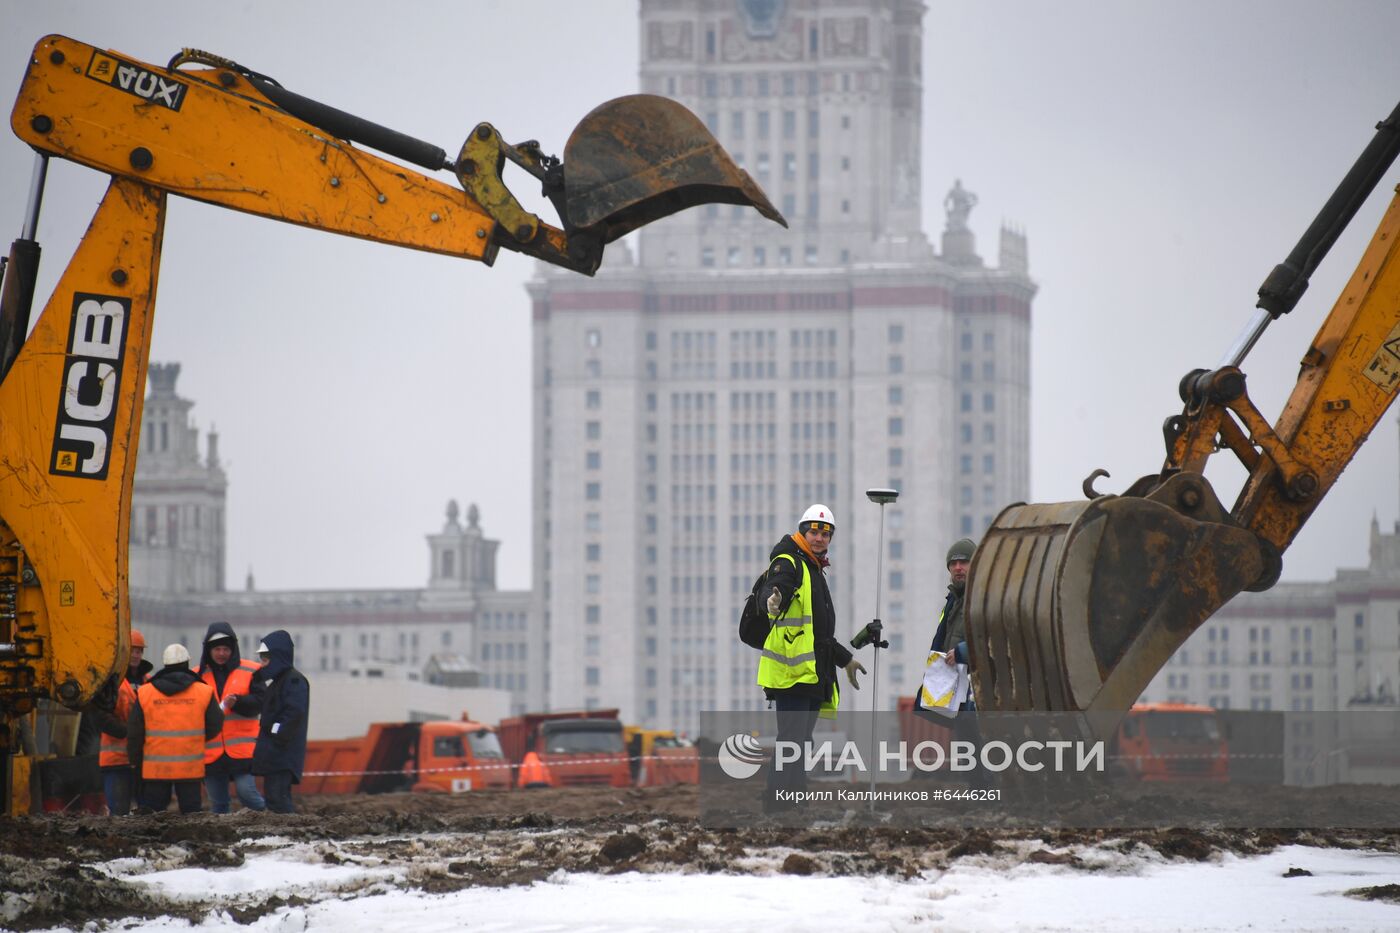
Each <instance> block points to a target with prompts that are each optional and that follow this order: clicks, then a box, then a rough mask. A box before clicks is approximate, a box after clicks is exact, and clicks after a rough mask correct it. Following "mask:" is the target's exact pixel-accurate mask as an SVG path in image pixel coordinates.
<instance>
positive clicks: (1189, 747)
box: [1112, 703, 1230, 781]
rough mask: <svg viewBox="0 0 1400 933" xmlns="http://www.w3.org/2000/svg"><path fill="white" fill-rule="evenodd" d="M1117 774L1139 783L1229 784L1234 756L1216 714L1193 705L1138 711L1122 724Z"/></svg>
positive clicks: (1138, 708)
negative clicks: (1214, 782) (1206, 782)
mask: <svg viewBox="0 0 1400 933" xmlns="http://www.w3.org/2000/svg"><path fill="white" fill-rule="evenodd" d="M1112 756H1113V767H1114V771H1115V772H1116V773H1117V774H1119V775H1121V776H1124V777H1127V778H1130V779H1134V780H1139V781H1227V780H1229V775H1230V753H1229V747H1228V745H1227V743H1226V741H1225V735H1224V731H1223V730H1222V729H1221V726H1220V720H1219V717H1218V716H1217V715H1216V711H1215V710H1214V709H1212V708H1211V707H1209V706H1196V705H1192V704H1187V703H1145V704H1139V705H1137V706H1134V707H1133V708H1132V709H1130V710H1129V711H1128V714H1127V715H1126V716H1124V717H1123V720H1122V722H1120V723H1119V724H1118V731H1117V733H1116V734H1115V735H1114V741H1113V752H1112Z"/></svg>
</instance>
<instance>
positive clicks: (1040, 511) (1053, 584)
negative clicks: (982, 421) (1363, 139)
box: [967, 107, 1400, 722]
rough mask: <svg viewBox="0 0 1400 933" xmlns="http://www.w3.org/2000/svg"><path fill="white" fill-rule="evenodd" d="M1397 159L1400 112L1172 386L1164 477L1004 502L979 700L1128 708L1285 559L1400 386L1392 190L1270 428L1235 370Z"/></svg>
mask: <svg viewBox="0 0 1400 933" xmlns="http://www.w3.org/2000/svg"><path fill="white" fill-rule="evenodd" d="M1397 152H1400V107H1397V108H1396V109H1395V111H1394V112H1393V113H1391V115H1390V116H1389V117H1388V118H1387V119H1385V120H1383V121H1382V122H1381V123H1379V124H1378V125H1377V128H1376V134H1375V137H1374V138H1373V140H1372V141H1371V143H1370V145H1369V146H1368V147H1367V148H1366V150H1365V152H1363V154H1362V155H1361V157H1360V158H1359V159H1358V160H1357V162H1356V164H1355V165H1354V166H1353V168H1352V170H1351V171H1350V172H1349V173H1348V175H1347V177H1346V178H1345V179H1344V180H1343V182H1342V183H1341V185H1339V186H1338V188H1337V190H1336V192H1335V193H1334V194H1333V196H1332V197H1331V199H1329V201H1328V202H1327V204H1326V206H1325V207H1324V208H1323V209H1322V211H1321V212H1320V213H1319V215H1318V217H1317V219H1316V220H1315V221H1314V222H1313V224H1312V225H1311V226H1310V227H1309V228H1308V231H1307V232H1306V233H1305V234H1304V236H1303V237H1302V239H1301V240H1300V241H1299V243H1298V245H1297V247H1295V249H1294V250H1293V252H1292V253H1291V254H1290V255H1289V257H1288V259H1287V260H1286V261H1285V262H1283V263H1281V264H1279V266H1278V267H1276V268H1275V269H1274V271H1273V272H1271V273H1270V275H1269V276H1268V278H1267V279H1266V280H1265V282H1264V285H1263V286H1262V287H1261V288H1260V290H1259V303H1258V307H1259V309H1260V310H1259V311H1258V312H1256V314H1255V316H1254V318H1253V319H1252V320H1251V321H1250V323H1249V325H1248V327H1247V328H1246V329H1245V331H1244V333H1243V334H1242V335H1241V337H1240V338H1239V340H1238V341H1236V343H1235V344H1234V345H1233V346H1232V347H1231V348H1230V349H1229V351H1228V352H1227V353H1226V356H1225V359H1224V361H1223V362H1222V364H1221V365H1220V366H1218V367H1217V368H1216V369H1213V370H1204V369H1201V370H1194V371H1192V372H1191V373H1188V374H1187V375H1186V376H1185V377H1184V378H1183V379H1182V380H1181V385H1180V394H1181V398H1182V401H1183V402H1184V403H1185V407H1184V409H1183V410H1182V412H1181V414H1179V415H1173V416H1171V417H1170V418H1168V419H1167V421H1166V423H1165V424H1164V426H1163V432H1164V436H1165V439H1166V447H1167V457H1166V461H1165V463H1164V464H1163V466H1162V469H1161V471H1160V472H1158V473H1154V474H1152V475H1149V476H1145V477H1143V478H1142V479H1140V480H1138V481H1137V482H1136V483H1134V484H1133V485H1132V486H1131V487H1130V488H1129V489H1128V490H1127V491H1125V492H1124V493H1123V494H1122V495H1117V496H1112V495H1101V494H1099V493H1097V492H1095V491H1094V489H1093V486H1092V484H1093V481H1094V480H1095V479H1096V478H1097V477H1098V476H1099V475H1103V471H1101V470H1096V471H1095V472H1094V474H1093V475H1091V476H1090V477H1089V478H1088V479H1087V480H1085V482H1084V492H1085V496H1086V498H1087V500H1088V501H1084V502H1064V503H1057V504H1053V505H1024V504H1017V505H1013V506H1010V507H1009V508H1007V509H1005V510H1003V511H1002V512H1001V514H1000V515H998V516H997V518H996V521H994V522H993V523H992V527H991V529H990V530H989V531H988V532H987V534H986V536H985V537H984V539H983V542H982V545H981V547H979V548H978V550H977V553H976V555H975V557H974V558H973V561H972V566H971V568H970V571H969V577H968V584H967V586H968V597H967V625H968V633H969V634H968V644H969V649H970V652H971V656H972V672H973V678H972V679H973V686H974V691H975V693H976V698H977V707H978V709H979V710H988V711H990V710H996V711H1012V710H1046V711H1059V710H1083V711H1090V712H1115V711H1124V710H1127V709H1128V708H1129V707H1130V706H1131V705H1132V704H1133V702H1134V701H1135V700H1136V699H1137V698H1138V696H1139V695H1140V694H1141V693H1142V691H1143V689H1144V688H1146V686H1147V685H1148V682H1149V681H1151V679H1152V677H1153V676H1154V675H1155V674H1156V673H1157V671H1159V670H1160V669H1161V668H1162V666H1163V665H1164V664H1165V663H1166V662H1167V660H1168V659H1169V658H1170V657H1171V656H1172V654H1173V653H1174V652H1175V651H1176V650H1177V648H1179V647H1180V646H1181V645H1182V643H1183V642H1185V641H1186V639H1187V637H1188V636H1190V634H1191V633H1192V632H1194V631H1195V630H1196V629H1197V628H1198V627H1199V626H1200V625H1201V624H1202V623H1203V622H1204V621H1205V620H1206V619H1207V618H1209V617H1210V615H1211V614H1212V613H1214V612H1215V611H1216V610H1217V609H1219V608H1220V607H1221V606H1223V605H1224V604H1225V603H1226V602H1228V601H1229V600H1230V599H1231V598H1232V597H1233V596H1235V595H1236V594H1237V593H1239V592H1240V591H1241V590H1265V589H1268V588H1269V587H1271V586H1273V584H1274V583H1275V582H1276V581H1277V580H1278V577H1279V574H1280V572H1281V570H1282V554H1283V552H1284V551H1285V550H1286V549H1287V547H1288V546H1289V544H1291V543H1292V541H1293V539H1294V537H1295V536H1296V535H1297V534H1298V531H1299V529H1300V528H1302V526H1303V523H1304V522H1306V521H1307V519H1308V517H1309V516H1310V515H1312V513H1313V511H1314V510H1315V509H1316V508H1317V506H1318V504H1319V503H1320V502H1321V500H1322V497H1323V496H1325V495H1326V494H1327V492H1328V491H1329V490H1330V489H1331V488H1332V486H1333V485H1334V484H1335V483H1336V481H1337V478H1338V477H1339V476H1340V475H1341V473H1342V470H1343V469H1344V468H1345V467H1346V465H1347V464H1348V463H1349V462H1350V461H1351V459H1352V457H1353V456H1354V455H1355V454H1356V451H1357V450H1358V448H1360V446H1361V444H1362V443H1363V442H1364V441H1365V440H1366V438H1367V437H1368V436H1369V434H1370V432H1371V430H1372V429H1373V428H1374V427H1375V425H1376V423H1377V422H1378V421H1379V420H1380V418H1381V416H1382V415H1383V414H1384V413H1385V410H1386V409H1387V408H1388V407H1389V406H1390V403H1391V402H1392V401H1393V400H1394V398H1395V389H1396V385H1397V384H1400V260H1397V241H1400V197H1397V198H1396V199H1395V200H1393V201H1392V202H1391V205H1390V208H1389V209H1388V210H1387V211H1386V213H1385V216H1384V218H1383V219H1382V220H1381V224H1380V227H1379V229H1378V230H1377V231H1376V234H1375V236H1374V237H1373V238H1372V240H1371V245H1370V246H1369V247H1368V248H1367V250H1366V253H1365V255H1364V256H1363V257H1362V259H1361V263H1360V265H1359V266H1358V267H1357V269H1356V272H1355V273H1354V274H1353V275H1352V278H1351V281H1350V282H1349V283H1348V284H1347V287H1346V290H1345V291H1344V292H1343V293H1342V295H1341V297H1340V298H1339V299H1338V300H1337V303H1336V305H1335V306H1334V307H1333V309H1332V312H1331V313H1330V314H1329V315H1328V317H1327V319H1326V320H1325V321H1324V322H1323V324H1322V327H1321V329H1320V330H1319V331H1318V333H1317V336H1316V337H1315V338H1314V339H1313V342H1312V345H1311V346H1310V347H1309V348H1308V350H1307V352H1306V353H1305V354H1304V355H1303V359H1302V370H1301V372H1300V374H1299V378H1298V383H1297V386H1296V388H1295V389H1294V391H1293V394H1292V396H1291V397H1290V398H1289V400H1288V403H1287V405H1286V406H1285V407H1284V410H1283V413H1282V414H1281V415H1280V416H1279V418H1278V420H1277V421H1276V422H1275V423H1273V424H1270V423H1269V422H1268V421H1267V420H1266V419H1265V418H1264V416H1263V415H1262V414H1261V413H1260V412H1259V410H1258V409H1257V408H1255V406H1254V404H1253V403H1252V402H1251V401H1250V399H1249V394H1248V392H1247V391H1246V388H1245V376H1244V373H1243V372H1242V371H1241V370H1240V369H1239V365H1240V363H1241V362H1242V361H1243V360H1244V357H1245V355H1246V354H1247V353H1248V352H1249V350H1250V348H1251V347H1253V346H1254V343H1255V342H1256V341H1257V339H1258V337H1259V335H1260V333H1262V331H1263V329H1264V326H1265V325H1267V324H1268V323H1269V322H1270V321H1271V320H1274V319H1276V318H1277V317H1279V316H1280V315H1282V314H1286V313H1287V312H1288V311H1290V310H1292V308H1293V307H1294V305H1295V304H1296V303H1297V301H1298V298H1299V297H1300V296H1301V295H1302V294H1303V291H1304V290H1305V289H1306V288H1307V282H1308V276H1309V275H1310V274H1311V273H1312V271H1313V270H1314V269H1315V268H1316V267H1317V264H1318V263H1319V262H1320V261H1321V260H1322V257H1323V256H1324V255H1325V254H1326V252H1327V250H1328V249H1329V248H1330V247H1331V245H1332V243H1333V242H1334V241H1335V240H1336V238H1337V235H1338V234H1339V233H1340V232H1341V231H1342V229H1343V228H1344V227H1345V226H1346V224H1347V223H1348V222H1349V221H1350V220H1351V218H1352V216H1353V215H1354V214H1355V213H1356V210H1357V209H1358V208H1359V207H1360V205H1361V204H1362V202H1363V201H1364V200H1365V199H1366V197H1367V196H1368V195H1369V194H1370V193H1371V191H1372V189H1373V188H1374V187H1375V185H1376V184H1377V182H1378V181H1379V180H1380V178H1381V177H1382V176H1383V175H1384V174H1385V173H1386V172H1387V171H1388V170H1389V168H1390V166H1391V164H1392V163H1393V162H1394V160H1395V157H1396V154H1397ZM1224 448H1228V449H1229V450H1230V451H1231V452H1232V453H1234V454H1235V455H1236V456H1237V457H1238V458H1239V460H1240V462H1241V463H1243V464H1244V466H1245V469H1246V470H1248V471H1249V478H1248V480H1247V481H1246V483H1245V485H1244V488H1243V489H1242V490H1241V492H1240V494H1239V497H1238V499H1237V500H1236V502H1235V504H1234V506H1233V508H1231V509H1228V510H1227V509H1226V508H1225V507H1224V506H1223V505H1222V504H1221V503H1220V501H1219V499H1217V497H1216V494H1215V491H1214V490H1213V489H1212V488H1211V485H1210V483H1209V482H1207V481H1206V479H1205V476H1204V475H1203V472H1204V469H1205V465H1206V461H1207V459H1208V458H1209V457H1210V456H1211V454H1212V453H1214V452H1215V451H1217V450H1220V449H1224ZM1103 721H1104V722H1108V721H1111V717H1110V718H1109V719H1106V720H1103Z"/></svg>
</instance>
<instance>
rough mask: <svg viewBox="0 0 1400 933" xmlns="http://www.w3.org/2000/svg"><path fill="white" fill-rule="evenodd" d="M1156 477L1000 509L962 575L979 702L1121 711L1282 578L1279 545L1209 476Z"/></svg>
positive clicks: (990, 707)
mask: <svg viewBox="0 0 1400 933" xmlns="http://www.w3.org/2000/svg"><path fill="white" fill-rule="evenodd" d="M1149 480H1150V481H1151V482H1148V481H1149ZM1156 480H1157V477H1156V476H1152V477H1147V478H1144V480H1143V481H1139V484H1138V486H1137V487H1134V488H1135V489H1137V488H1138V487H1147V488H1150V491H1148V492H1146V494H1141V493H1138V494H1134V490H1129V491H1128V493H1125V494H1124V495H1121V496H1111V495H1097V494H1094V493H1092V492H1091V490H1089V489H1088V485H1089V484H1088V483H1086V484H1085V486H1086V493H1090V494H1091V495H1093V496H1094V498H1091V499H1089V500H1088V501H1085V502H1062V503H1054V504H1045V505H1013V506H1010V507H1008V508H1006V509H1004V510H1003V511H1002V512H1001V514H1000V515H998V516H997V518H996V521H995V522H993V523H992V527H991V528H990V529H989V530H988V532H987V534H986V536H985V537H984V538H983V541H982V543H981V545H980V546H979V547H978V549H977V552H976V554H975V556H974V557H973V560H972V566H971V567H970V568H969V573H968V583H967V602H966V612H967V627H968V648H969V651H970V653H971V661H972V670H973V673H974V676H973V684H974V691H975V696H976V700H977V708H978V709H979V710H981V711H988V712H991V711H1019V710H1035V711H1088V712H1111V711H1121V710H1126V709H1128V708H1129V707H1130V706H1131V705H1132V704H1133V702H1134V701H1135V700H1136V699H1137V698H1138V696H1139V695H1140V694H1141V693H1142V691H1143V689H1144V688H1145V687H1146V686H1147V684H1148V682H1149V681H1151V679H1152V677H1153V676H1154V675H1155V674H1156V673H1157V671H1159V670H1160V669H1161V668H1162V665H1163V664H1165V663H1166V661H1167V659H1168V658H1170V657H1171V655H1172V653H1173V652H1175V651H1176V649H1177V648H1179V647H1180V646H1181V644H1182V642H1184V641H1185V640H1186V638H1187V637H1188V636H1189V635H1190V634H1191V633H1192V632H1194V631H1195V630H1196V628H1197V627H1198V626H1199V625H1200V624H1201V623H1202V622H1204V621H1205V620H1206V619H1207V618H1208V617H1209V616H1210V615H1211V613H1213V612H1214V611H1215V610H1217V609H1219V608H1220V607H1221V606H1223V605H1224V604H1225V603H1226V602H1227V601H1228V600H1229V599H1230V598H1231V597H1233V596H1234V595H1235V594H1236V593H1239V592H1240V591H1241V590H1244V589H1267V588H1268V587H1269V586H1271V585H1272V584H1273V582H1274V580H1276V579H1277V576H1278V572H1279V569H1280V567H1281V561H1280V559H1279V556H1278V554H1277V552H1276V551H1275V550H1274V549H1273V547H1272V546H1271V545H1269V544H1268V543H1267V542H1265V541H1263V540H1262V539H1260V538H1259V537H1257V536H1256V535H1255V534H1253V533H1252V532H1251V531H1249V530H1247V529H1245V528H1242V527H1240V526H1239V525H1238V524H1236V523H1235V521H1234V520H1233V519H1232V518H1231V517H1230V514H1229V512H1228V511H1227V510H1226V509H1225V508H1224V507H1223V506H1222V505H1221V504H1220V501H1219V500H1218V499H1217V498H1216V495H1215V492H1214V490H1212V489H1211V486H1210V484H1209V483H1208V482H1207V481H1206V479H1205V477H1203V476H1201V475H1200V474H1197V473H1186V472H1183V473H1178V474H1176V475H1174V476H1172V477H1170V478H1169V479H1167V480H1166V481H1165V482H1161V483H1160V484H1157V483H1156Z"/></svg>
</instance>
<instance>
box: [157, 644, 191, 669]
mask: <svg viewBox="0 0 1400 933" xmlns="http://www.w3.org/2000/svg"><path fill="white" fill-rule="evenodd" d="M160 660H161V662H162V663H163V664H164V665H165V666H166V667H169V666H171V665H172V664H188V663H190V653H189V651H187V650H186V649H185V646H184V645H179V644H175V645H166V646H165V654H163V655H161V658H160Z"/></svg>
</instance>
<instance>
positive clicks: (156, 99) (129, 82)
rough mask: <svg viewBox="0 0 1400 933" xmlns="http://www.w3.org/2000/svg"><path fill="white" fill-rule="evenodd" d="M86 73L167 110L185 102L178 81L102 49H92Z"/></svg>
mask: <svg viewBox="0 0 1400 933" xmlns="http://www.w3.org/2000/svg"><path fill="white" fill-rule="evenodd" d="M87 75H88V77H89V78H92V79H93V80H95V81H101V82H102V83H103V84H110V85H112V87H115V88H120V89H121V90H123V91H126V92H127V93H128V94H132V95H135V96H136V97H140V98H142V99H143V100H148V101H150V102H151V103H153V104H160V105H161V106H162V107H169V108H170V109H171V110H179V109H180V105H181V104H182V103H184V101H185V85H184V83H183V82H181V81H176V80H174V79H172V78H167V77H165V76H164V75H160V74H156V73H155V72H154V71H148V70H147V69H145V68H142V67H140V66H139V65H133V64H131V63H130V62H124V61H122V60H121V59H119V58H113V57H112V56H110V55H107V54H104V53H102V52H94V53H93V55H92V61H91V62H90V63H89V64H88V70H87Z"/></svg>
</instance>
